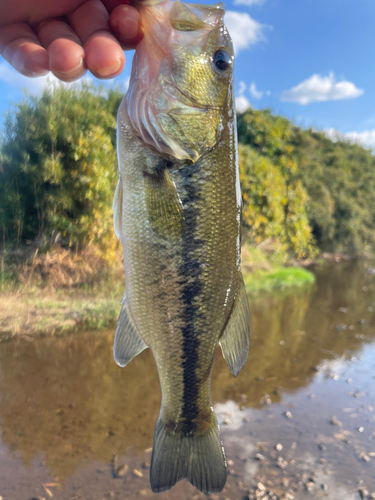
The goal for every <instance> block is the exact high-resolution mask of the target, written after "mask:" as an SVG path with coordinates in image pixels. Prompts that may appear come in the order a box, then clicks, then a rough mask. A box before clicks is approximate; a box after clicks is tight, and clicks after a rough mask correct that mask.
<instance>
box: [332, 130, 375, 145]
mask: <svg viewBox="0 0 375 500" xmlns="http://www.w3.org/2000/svg"><path fill="white" fill-rule="evenodd" d="M324 133H325V135H326V136H327V137H328V138H329V139H331V140H332V141H334V142H336V141H348V142H352V143H357V144H359V145H361V146H364V147H365V148H370V149H372V150H375V130H364V131H363V132H355V131H353V132H344V133H343V132H339V131H338V130H336V129H335V128H330V129H327V130H324Z"/></svg>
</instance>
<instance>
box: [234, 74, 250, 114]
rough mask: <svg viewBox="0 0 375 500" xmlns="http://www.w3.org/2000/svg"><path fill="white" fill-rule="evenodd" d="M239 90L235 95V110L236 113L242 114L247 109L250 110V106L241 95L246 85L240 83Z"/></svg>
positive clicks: (242, 82)
mask: <svg viewBox="0 0 375 500" xmlns="http://www.w3.org/2000/svg"><path fill="white" fill-rule="evenodd" d="M239 85H240V88H239V89H238V94H237V95H236V110H237V111H238V113H243V112H244V111H246V110H247V109H248V108H250V106H251V104H250V102H249V100H248V99H247V98H246V97H245V96H244V95H243V94H244V92H245V91H246V89H247V85H246V83H245V82H244V81H242V80H241V81H240V84H239Z"/></svg>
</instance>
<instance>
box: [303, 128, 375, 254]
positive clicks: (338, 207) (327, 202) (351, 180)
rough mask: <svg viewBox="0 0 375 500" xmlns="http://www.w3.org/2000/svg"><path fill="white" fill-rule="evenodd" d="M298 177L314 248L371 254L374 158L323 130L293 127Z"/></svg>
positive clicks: (374, 245) (374, 241) (373, 243)
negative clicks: (304, 193)
mask: <svg viewBox="0 0 375 500" xmlns="http://www.w3.org/2000/svg"><path fill="white" fill-rule="evenodd" d="M293 139H294V143H295V148H296V151H297V153H298V165H299V177H300V179H301V181H302V182H303V184H304V186H305V188H306V190H307V192H308V195H309V196H308V200H307V206H306V209H307V213H308V217H309V221H310V225H311V227H312V231H313V234H314V237H315V239H316V241H317V244H318V246H319V248H320V249H322V250H326V251H330V252H344V253H348V254H351V255H363V254H365V253H374V252H375V210H374V207H375V157H374V156H373V154H372V153H371V151H369V150H366V149H364V148H363V147H361V146H359V145H357V144H349V143H347V142H342V141H339V142H336V143H335V142H332V141H331V140H329V139H328V138H327V137H325V135H324V134H323V133H319V132H314V131H312V130H302V129H296V130H295V133H294V138H293Z"/></svg>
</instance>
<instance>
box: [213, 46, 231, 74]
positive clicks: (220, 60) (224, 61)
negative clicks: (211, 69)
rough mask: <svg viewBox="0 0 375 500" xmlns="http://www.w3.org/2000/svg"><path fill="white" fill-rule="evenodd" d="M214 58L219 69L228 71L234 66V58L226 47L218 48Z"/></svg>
mask: <svg viewBox="0 0 375 500" xmlns="http://www.w3.org/2000/svg"><path fill="white" fill-rule="evenodd" d="M212 60H213V63H214V65H215V67H216V68H217V69H218V70H219V71H226V70H227V69H229V68H231V66H232V58H231V56H230V55H229V54H228V52H227V51H226V50H225V49H218V50H217V51H216V52H215V53H214V55H213V58H212Z"/></svg>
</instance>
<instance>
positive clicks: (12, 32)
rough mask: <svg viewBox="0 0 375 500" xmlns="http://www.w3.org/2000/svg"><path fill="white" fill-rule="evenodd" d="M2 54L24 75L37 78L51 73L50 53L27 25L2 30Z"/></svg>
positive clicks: (0, 37)
mask: <svg viewBox="0 0 375 500" xmlns="http://www.w3.org/2000/svg"><path fill="white" fill-rule="evenodd" d="M0 54H1V55H2V56H3V58H4V59H5V60H6V61H8V62H9V64H11V65H12V66H13V68H15V69H16V70H17V71H18V72H19V73H21V74H22V75H25V76H29V77H36V76H42V75H46V74H47V73H48V71H49V62H48V53H47V51H46V50H45V49H44V48H43V47H41V45H40V43H39V40H38V38H37V36H36V35H35V33H34V32H33V30H32V29H31V28H30V26H28V25H27V24H26V23H15V24H10V25H8V26H4V27H2V28H0Z"/></svg>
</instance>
